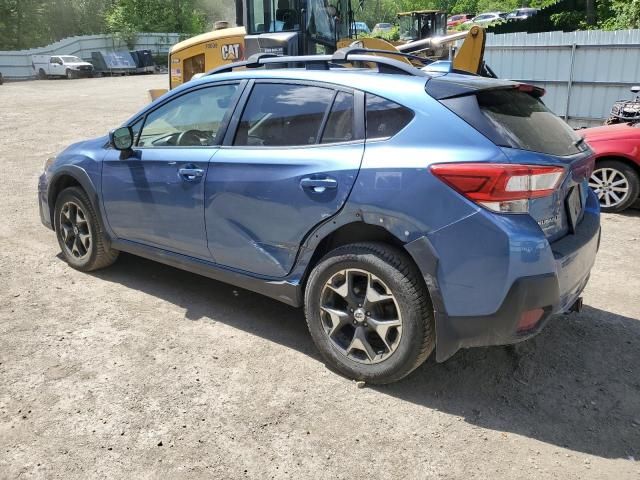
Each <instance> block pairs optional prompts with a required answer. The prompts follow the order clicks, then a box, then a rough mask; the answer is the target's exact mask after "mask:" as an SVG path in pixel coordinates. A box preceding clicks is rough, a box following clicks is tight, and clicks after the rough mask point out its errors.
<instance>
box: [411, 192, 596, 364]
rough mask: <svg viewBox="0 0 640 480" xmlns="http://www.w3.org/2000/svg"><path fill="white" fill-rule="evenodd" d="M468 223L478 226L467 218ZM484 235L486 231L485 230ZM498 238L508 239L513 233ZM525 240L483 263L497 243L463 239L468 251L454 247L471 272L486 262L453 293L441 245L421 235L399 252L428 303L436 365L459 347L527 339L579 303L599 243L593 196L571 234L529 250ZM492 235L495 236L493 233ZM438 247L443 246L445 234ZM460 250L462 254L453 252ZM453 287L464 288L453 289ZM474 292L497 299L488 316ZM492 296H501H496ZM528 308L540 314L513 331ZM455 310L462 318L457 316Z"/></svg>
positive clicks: (458, 279)
mask: <svg viewBox="0 0 640 480" xmlns="http://www.w3.org/2000/svg"><path fill="white" fill-rule="evenodd" d="M591 197H593V198H591ZM468 221H470V222H474V221H477V220H474V219H472V218H470V219H469V220H468ZM485 227H486V224H485ZM499 228H501V227H499ZM485 231H490V230H489V229H488V228H485ZM504 233H506V234H507V235H510V236H511V237H513V232H508V231H507V232H504ZM453 234H454V235H456V238H457V239H459V238H460V232H459V231H458V230H457V229H454V230H453ZM530 234H531V232H528V233H527V238H528V240H526V241H523V238H524V237H520V238H519V239H517V240H516V241H512V242H511V243H509V244H508V253H507V252H506V251H505V252H504V255H503V258H501V259H499V260H498V259H496V258H495V256H493V257H492V256H490V255H491V251H490V250H487V253H486V255H487V256H486V257H485V258H484V259H483V257H481V255H482V248H484V247H483V245H493V244H499V245H501V244H500V242H499V241H498V239H497V238H496V239H495V241H494V242H491V241H490V240H487V239H484V238H482V234H481V233H480V234H478V235H476V236H470V237H469V240H463V241H467V242H469V243H468V249H467V250H460V247H459V246H458V255H459V256H467V255H468V256H472V257H474V258H473V262H474V264H475V265H476V266H477V265H478V263H479V262H484V263H486V266H485V267H484V268H476V269H475V270H474V269H471V268H470V269H469V270H468V274H467V272H465V274H467V275H466V276H465V277H463V276H460V277H456V278H455V280H456V282H455V285H454V287H455V288H454V287H452V285H451V284H452V283H453V282H451V280H450V279H447V278H446V273H447V270H448V269H449V268H450V267H449V266H448V265H447V263H450V260H448V258H444V257H443V256H442V257H441V256H439V255H443V253H444V254H447V257H449V256H450V254H449V253H448V252H446V250H445V251H444V252H442V251H440V249H439V248H438V247H439V245H440V244H441V243H440V244H439V243H438V240H437V239H435V240H436V241H435V242H434V241H433V239H427V238H426V237H423V238H422V239H419V240H417V241H415V242H412V243H410V244H408V245H407V246H406V247H407V250H408V251H409V252H410V253H411V255H412V256H413V258H414V260H416V263H418V266H419V268H420V269H421V271H422V273H423V276H424V278H425V282H426V284H427V286H428V288H429V291H430V294H431V297H432V300H433V305H434V312H435V322H436V337H437V338H436V359H437V360H438V361H439V362H442V361H444V360H446V359H448V358H449V357H451V356H452V355H453V354H455V353H456V352H457V351H458V350H459V349H460V348H466V347H480V346H492V345H508V344H512V343H517V342H520V341H523V340H527V339H529V338H531V337H533V336H535V335H536V334H538V333H539V332H540V331H541V330H542V329H543V328H544V326H545V324H546V323H547V322H548V320H549V318H550V317H551V315H553V314H558V313H565V312H568V311H569V310H570V308H571V307H572V305H573V304H574V303H575V301H576V300H577V299H578V298H579V296H580V294H581V293H582V291H583V290H584V288H585V286H586V284H587V282H588V280H589V275H590V272H591V268H592V267H593V264H594V261H595V257H596V253H597V250H598V247H599V243H600V215H599V210H598V206H597V199H595V196H594V195H590V199H589V204H588V205H587V209H586V210H585V215H584V218H583V220H582V221H581V223H580V224H579V225H578V228H577V229H576V232H575V234H572V235H567V236H566V237H564V238H563V239H561V240H559V241H556V242H554V243H552V244H549V243H548V242H547V241H546V240H544V239H543V238H544V237H538V241H537V242H534V243H535V244H536V245H537V246H536V247H535V248H534V247H531V245H532V244H533V243H532V242H533V239H532V238H531V237H530V236H529V235H530ZM492 235H495V231H494V232H493V233H492ZM442 241H443V242H445V243H446V241H447V238H446V236H445V238H443V239H442ZM448 241H449V243H450V242H453V241H454V240H452V239H448ZM457 241H458V242H459V241H460V240H457ZM421 243H423V244H422V245H421ZM434 243H435V245H434ZM487 248H489V247H487ZM500 248H501V249H503V248H504V246H501V247H500ZM460 251H462V252H465V253H463V254H460ZM456 260H458V261H459V262H460V260H459V259H456ZM502 263H504V264H505V267H504V271H505V272H506V273H505V274H504V275H500V276H499V275H492V272H493V271H495V270H499V268H500V265H501V264H502ZM462 265H464V264H462ZM478 272H479V273H478ZM527 272H529V273H530V275H527ZM514 273H515V274H516V275H514ZM449 276H451V275H449ZM499 278H504V282H502V283H500V282H499V281H497V279H499ZM461 279H462V280H461ZM462 281H464V284H462ZM483 281H484V283H483ZM460 285H462V287H464V288H459V287H460ZM477 290H480V291H481V292H482V293H483V295H484V296H486V295H488V293H487V292H491V293H494V294H496V295H498V296H497V297H496V295H492V296H493V297H494V299H497V305H498V306H497V308H495V307H494V308H493V309H491V310H490V313H489V312H486V311H481V310H482V308H484V307H486V305H487V303H488V302H485V303H484V304H483V302H481V301H479V300H478V297H477V296H476V294H475V292H474V291H477ZM499 292H506V293H504V294H503V295H500V294H499ZM535 309H542V310H543V312H544V313H543V314H542V316H541V317H540V319H539V320H538V322H537V323H536V324H535V325H534V326H533V327H532V328H529V329H527V330H526V331H524V332H519V331H518V329H519V325H518V324H519V322H520V319H521V317H522V314H523V313H524V312H527V311H529V310H535ZM474 310H477V311H478V314H477V315H474V314H473V312H474ZM454 311H455V313H454ZM461 311H464V313H465V314H459V313H458V312H461ZM467 312H469V313H467ZM452 313H453V314H452Z"/></svg>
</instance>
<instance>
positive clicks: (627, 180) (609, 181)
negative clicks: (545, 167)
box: [580, 123, 640, 212]
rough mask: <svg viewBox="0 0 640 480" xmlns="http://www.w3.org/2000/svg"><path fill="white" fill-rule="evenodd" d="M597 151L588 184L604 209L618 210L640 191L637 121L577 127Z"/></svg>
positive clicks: (638, 131) (639, 135)
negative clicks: (582, 128)
mask: <svg viewBox="0 0 640 480" xmlns="http://www.w3.org/2000/svg"><path fill="white" fill-rule="evenodd" d="M580 134H581V135H582V136H584V138H585V140H586V141H587V143H588V144H589V145H590V146H591V148H592V149H593V150H594V151H595V153H596V167H595V170H594V171H593V175H591V179H590V180H589V186H590V187H591V188H592V189H593V190H594V191H595V192H596V194H597V195H598V198H599V199H600V208H601V209H602V211H603V212H621V211H622V210H624V209H625V208H628V207H630V206H631V205H632V204H633V203H635V201H636V200H638V195H639V194H640V123H636V124H635V125H632V124H629V123H619V124H617V125H606V126H604V127H595V128H587V129H584V130H580Z"/></svg>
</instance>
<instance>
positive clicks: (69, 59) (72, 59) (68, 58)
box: [59, 55, 83, 63]
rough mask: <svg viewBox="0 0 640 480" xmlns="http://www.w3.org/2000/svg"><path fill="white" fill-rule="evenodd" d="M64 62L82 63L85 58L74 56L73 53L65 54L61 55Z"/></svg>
mask: <svg viewBox="0 0 640 480" xmlns="http://www.w3.org/2000/svg"><path fill="white" fill-rule="evenodd" d="M59 58H60V59H61V60H62V61H63V62H64V63H80V62H82V61H83V60H80V59H79V58H78V57H74V56H72V55H63V56H61V57H59Z"/></svg>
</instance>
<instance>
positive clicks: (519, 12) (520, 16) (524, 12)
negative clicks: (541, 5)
mask: <svg viewBox="0 0 640 480" xmlns="http://www.w3.org/2000/svg"><path fill="white" fill-rule="evenodd" d="M537 14H538V9H537V8H517V9H516V10H514V11H513V12H509V14H508V15H507V17H506V18H507V20H526V19H527V18H531V17H533V16H535V15H537Z"/></svg>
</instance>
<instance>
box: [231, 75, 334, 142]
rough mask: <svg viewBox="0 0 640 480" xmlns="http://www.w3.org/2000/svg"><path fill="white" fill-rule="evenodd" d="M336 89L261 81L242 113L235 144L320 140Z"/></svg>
mask: <svg viewBox="0 0 640 480" xmlns="http://www.w3.org/2000/svg"><path fill="white" fill-rule="evenodd" d="M333 96H334V91H333V90H331V89H329V88H320V87H311V86H303V85H285V84H258V85H256V86H255V87H254V88H253V91H252V92H251V96H250V97H249V101H248V102H247V105H246V107H245V109H244V112H242V118H241V119H240V124H239V125H238V131H237V133H236V138H235V140H234V143H233V144H234V145H240V146H261V145H264V146H294V145H311V144H314V143H317V140H318V135H319V131H320V126H321V125H322V120H323V119H324V116H325V114H326V112H327V110H329V107H330V106H331V101H332V100H333Z"/></svg>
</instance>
